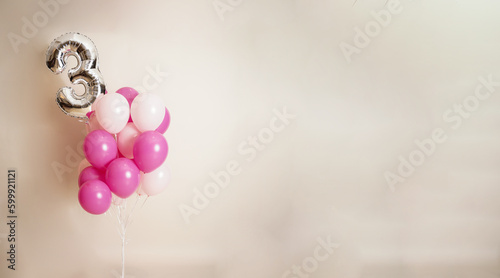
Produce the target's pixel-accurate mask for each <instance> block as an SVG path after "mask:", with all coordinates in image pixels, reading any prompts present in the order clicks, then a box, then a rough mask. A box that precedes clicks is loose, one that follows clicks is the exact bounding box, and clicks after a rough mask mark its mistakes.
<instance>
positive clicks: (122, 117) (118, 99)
mask: <svg viewBox="0 0 500 278" xmlns="http://www.w3.org/2000/svg"><path fill="white" fill-rule="evenodd" d="M95 112H96V116H97V120H98V121H99V124H101V126H102V127H103V128H104V130H106V131H107V132H109V133H111V134H117V133H119V132H120V131H121V130H122V129H123V128H124V127H125V125H126V124H127V123H128V118H129V115H130V114H129V113H130V108H129V104H128V101H127V99H126V98H125V97H124V96H122V95H120V94H117V93H109V94H106V95H104V96H103V97H102V98H101V100H100V101H99V103H98V104H97V108H96V111H95Z"/></svg>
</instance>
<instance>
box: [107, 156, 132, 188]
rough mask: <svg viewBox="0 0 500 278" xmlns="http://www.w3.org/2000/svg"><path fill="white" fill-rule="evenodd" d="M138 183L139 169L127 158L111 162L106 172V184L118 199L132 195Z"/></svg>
mask: <svg viewBox="0 0 500 278" xmlns="http://www.w3.org/2000/svg"><path fill="white" fill-rule="evenodd" d="M139 182H140V173H139V169H138V168H137V166H136V165H135V163H134V162H133V161H132V160H130V159H128V158H117V159H115V160H113V161H112V162H111V163H110V164H109V166H108V169H107V170H106V183H107V184H108V186H109V189H110V190H111V192H113V193H114V194H115V195H116V196H118V197H120V198H127V197H129V196H130V195H132V194H133V193H134V192H135V191H136V189H137V187H138V186H139Z"/></svg>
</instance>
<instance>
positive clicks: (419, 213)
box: [0, 0, 500, 278]
mask: <svg viewBox="0 0 500 278" xmlns="http://www.w3.org/2000/svg"><path fill="white" fill-rule="evenodd" d="M49 2H50V1H49ZM220 2H222V3H226V5H230V4H231V3H232V5H233V6H232V7H231V9H230V10H228V11H226V12H224V13H223V14H221V16H219V15H218V13H217V10H216V9H215V8H214V5H213V4H214V2H213V0H196V1H194V0H184V1H121V2H118V1H109V2H105V1H69V2H68V3H66V4H57V5H56V6H50V7H49V8H50V9H51V10H49V11H54V12H53V13H52V15H49V16H47V15H46V14H47V12H46V11H44V9H43V8H42V7H41V6H40V4H39V3H38V2H37V1H33V2H28V1H22V2H21V1H2V2H1V3H0V22H1V24H0V31H1V32H0V34H1V36H2V39H1V40H0V51H1V54H0V84H1V87H0V88H1V89H0V98H1V102H0V113H1V114H0V115H1V126H2V129H3V130H2V132H1V137H0V138H1V141H0V143H1V144H0V150H1V159H0V172H1V175H0V177H1V180H2V183H1V184H3V186H2V187H0V258H1V259H0V276H1V277H9V278H10V277H74V278H79V277H115V276H114V274H113V273H115V272H118V270H119V264H120V241H119V238H118V235H117V233H116V230H115V227H116V223H115V222H114V219H113V218H112V217H111V216H110V215H105V216H91V215H89V214H87V213H85V212H84V211H83V210H82V209H81V208H80V207H79V204H78V200H77V189H78V188H77V184H76V179H77V173H76V169H75V168H76V167H75V166H74V162H73V161H71V158H72V157H73V156H75V154H74V152H76V151H75V150H76V149H77V146H78V144H79V142H81V140H82V139H83V136H84V135H83V130H84V127H83V125H82V124H81V123H78V122H77V121H76V120H74V119H72V118H70V117H67V116H65V115H64V114H63V113H62V112H61V111H60V110H59V109H58V107H57V106H56V104H55V102H54V98H55V92H56V91H57V89H58V88H59V87H60V86H62V85H63V84H66V82H67V80H66V77H65V76H63V75H61V76H56V75H53V74H52V73H51V72H50V71H49V70H48V69H47V68H46V66H45V63H44V60H45V51H46V49H47V46H48V44H49V43H50V42H51V41H52V40H53V39H54V38H56V37H57V36H59V35H61V34H63V33H65V32H68V31H79V32H82V33H84V34H86V35H87V36H89V37H90V38H92V40H93V41H94V42H95V44H96V45H97V48H98V50H99V55H100V65H101V72H102V74H103V76H104V78H105V80H106V83H107V88H108V90H109V91H115V90H117V89H118V88H120V87H124V86H138V85H143V80H144V78H146V79H147V78H148V77H147V76H148V75H150V71H151V70H154V69H155V68H158V70H159V71H161V72H168V77H164V76H163V77H162V76H160V77H158V83H157V84H153V85H155V86H156V88H155V89H154V90H153V91H154V92H156V93H157V94H160V95H161V97H162V98H163V100H164V101H165V103H166V104H167V107H168V108H169V110H170V112H171V115H172V124H171V127H170V129H169V131H167V133H166V138H167V140H168V142H169V145H170V148H171V149H170V153H169V156H168V158H167V159H168V162H169V164H170V167H171V171H172V181H171V184H170V185H169V187H168V188H167V190H166V191H165V192H163V193H162V194H161V195H158V196H153V197H151V198H149V199H148V200H147V202H146V203H145V205H144V206H143V207H141V208H139V209H137V210H136V211H135V213H134V222H133V223H132V224H131V225H130V226H129V230H128V239H129V244H128V245H127V270H128V274H129V276H127V277H129V278H132V277H137V278H139V277H141V278H143V277H199V278H202V277H220V278H226V277H227V278H230V277H231V278H232V277H238V278H245V277H263V278H271V277H298V276H296V275H293V274H290V275H287V274H286V271H290V272H292V271H293V267H292V265H302V263H303V262H304V263H305V264H306V266H305V267H306V268H307V269H308V270H309V271H310V272H312V273H311V274H309V275H310V277H318V278H319V277H325V278H326V277H329V278H333V277H335V278H337V277H338V278H351V277H352V278H354V277H363V278H379V277H380V278H389V277H398V278H401V277H404V278H413V277H415V278H417V277H418V278H420V277H421V278H430V277H440V278H447V277H450V278H455V277H460V278H463V277H474V278H478V277H498V270H499V266H498V262H499V259H498V251H499V240H500V221H499V219H500V202H499V201H498V200H499V198H500V186H499V184H500V175H499V167H500V129H499V124H500V96H499V95H498V93H497V92H493V93H490V92H489V90H488V87H485V86H483V88H480V89H479V90H478V92H479V93H478V95H475V94H474V93H475V90H476V87H477V86H480V85H481V84H482V83H481V81H479V78H480V77H484V78H485V79H488V77H489V75H490V74H491V75H492V76H491V78H492V79H493V80H500V31H499V30H500V29H499V28H498V27H499V26H500V17H499V9H500V3H498V2H497V1H487V0H478V1H454V0H439V1H430V0H414V1H409V0H401V2H399V5H398V3H396V2H394V1H393V0H390V1H389V3H388V6H387V7H386V8H384V2H385V0H377V1H361V0H359V1H357V3H356V4H355V5H354V6H353V2H354V1H351V0H342V1H340V0H339V1H332V0H330V1H319V0H295V1H290V0H286V1H285V0H283V1H281V0H275V1H274V0H273V1H265V0H257V1H241V3H240V1H236V0H233V1H229V0H220ZM367 2H370V3H367ZM42 3H45V2H42ZM51 3H55V2H51ZM389 8H390V9H392V10H391V11H392V12H394V13H393V14H392V16H391V20H390V22H388V23H387V24H386V25H387V26H386V27H382V28H381V30H380V31H379V32H378V33H377V30H376V29H370V30H372V31H373V32H375V33H374V34H373V35H374V37H373V38H371V39H370V42H369V43H368V42H365V43H366V45H363V47H364V48H358V50H357V52H356V53H354V54H352V55H351V56H349V58H350V59H351V61H350V63H349V61H348V59H346V56H345V55H344V54H343V52H342V50H341V47H340V45H343V46H344V47H345V44H342V42H344V43H347V44H350V45H353V44H354V37H355V34H356V32H355V29H354V28H356V27H359V28H361V29H364V28H365V26H366V25H367V24H368V26H369V27H370V26H371V25H370V24H372V25H373V26H372V27H373V28H376V26H378V25H376V24H375V23H374V22H375V21H374V16H373V13H371V12H375V13H378V12H379V11H380V10H382V9H389ZM44 14H45V16H46V18H44ZM33 16H35V20H38V25H39V26H38V27H37V28H36V29H37V30H36V31H35V32H33V34H30V33H26V32H25V34H24V35H23V33H22V29H23V25H25V24H27V23H25V21H23V18H26V20H27V21H30V22H33ZM44 19H47V20H46V21H45V22H44ZM374 24H375V25H374ZM25 31H26V30H25ZM32 31H33V30H32ZM9 34H11V35H10V36H13V35H12V34H17V35H18V36H21V37H24V39H23V42H22V43H21V44H19V45H17V46H13V44H12V43H11V42H10V40H9ZM26 35H28V36H26ZM358 46H359V44H358ZM16 48H17V53H16ZM351 50H352V49H351ZM148 80H149V79H148ZM151 80H155V79H154V78H153V79H151ZM151 80H149V81H150V82H153V81H151ZM483 83H484V82H483ZM490 89H492V90H493V89H496V90H497V91H498V90H499V89H500V87H496V88H495V87H492V88H490ZM463 102H465V103H464V104H465V107H466V108H464V109H469V110H470V111H467V110H465V111H464V112H462V114H460V112H458V110H457V111H455V110H454V109H459V108H457V107H458V106H457V107H455V106H454V105H458V104H462V103H463ZM285 107H286V110H287V111H288V113H290V114H293V115H295V118H293V119H290V121H289V123H288V125H283V129H281V130H279V131H276V132H273V134H272V136H273V137H272V138H269V137H265V136H266V135H267V136H270V134H268V131H269V130H270V129H266V128H269V127H270V124H274V125H276V122H274V120H273V118H274V117H275V115H276V112H275V111H274V110H277V111H282V110H283V109H284V108H285ZM273 111H274V112H273ZM271 122H272V123H271ZM278 123H279V121H278ZM274 127H276V126H274ZM275 129H276V128H275ZM266 132H267V133H266ZM433 133H434V135H433ZM258 134H261V136H264V138H265V139H268V141H267V142H268V143H266V144H263V149H262V150H259V151H255V149H254V148H250V147H249V146H250V145H245V144H249V143H248V142H247V143H245V141H246V140H247V138H248V137H250V136H255V135H258ZM433 137H434V139H433ZM428 138H431V139H429V140H434V143H429V142H430V141H429V140H427V139H428ZM415 140H419V142H427V145H425V146H426V147H427V148H429V149H430V150H429V151H428V154H424V156H423V157H421V156H420V155H421V154H422V153H423V152H421V151H419V147H418V145H417V144H416V143H415ZM422 144H423V143H422ZM432 144H435V145H436V147H435V148H434V149H433V148H431V145H432ZM253 151H255V153H256V155H255V158H253V156H252V155H251V154H250V153H251V152H253ZM76 156H80V155H79V154H76ZM400 156H401V157H402V158H403V159H405V160H411V161H413V162H415V163H417V164H419V163H421V165H420V166H417V167H416V168H415V170H413V171H411V168H406V169H401V171H403V172H400V171H399V170H398V166H399V164H400V160H399V157H400ZM410 156H411V157H410ZM68 158H69V159H70V160H67V159H68ZM251 158H252V159H251ZM419 159H420V160H419ZM249 160H250V161H249ZM233 161H235V162H233ZM411 161H410V162H409V163H412V162H411ZM55 163H60V164H62V165H66V166H67V167H69V169H70V170H71V172H66V173H63V174H60V175H59V177H58V175H57V173H56V172H55V171H54V168H53V165H54V164H55ZM228 163H238V165H239V167H238V169H239V171H238V172H239V173H238V174H236V175H234V176H231V181H230V182H229V185H227V186H226V187H225V188H223V189H221V190H220V192H219V194H218V195H217V196H216V197H215V198H213V199H210V203H209V205H208V206H207V207H206V208H204V209H201V210H200V211H199V214H198V215H193V216H191V217H189V220H190V223H189V224H187V223H186V221H185V219H184V218H183V216H182V214H181V213H180V211H179V207H180V206H181V205H182V204H185V205H189V206H193V203H192V202H193V198H194V197H195V193H193V190H194V189H198V190H201V191H203V190H204V188H205V185H206V184H208V183H209V182H211V180H212V178H211V176H210V173H211V172H218V171H221V170H223V169H225V168H226V165H227V164H228ZM406 166H408V165H406ZM10 167H14V168H16V169H17V171H18V174H19V180H18V188H17V192H16V194H17V195H16V198H17V202H18V208H17V215H18V220H17V221H18V225H17V235H16V236H17V242H18V243H17V264H16V267H17V270H16V271H15V272H14V271H10V270H8V269H7V264H6V263H7V261H6V260H5V258H6V253H5V252H7V243H8V242H7V239H8V230H7V225H6V224H4V222H6V218H5V217H6V216H7V211H6V202H7V196H6V191H7V188H6V180H7V173H6V172H7V169H8V168H10ZM401 167H403V166H401ZM386 171H391V172H392V173H393V174H394V175H401V174H402V175H407V176H408V177H407V178H404V181H402V180H400V181H401V182H399V183H397V184H395V185H393V186H392V187H391V186H389V184H388V182H387V181H386V178H385V177H384V175H385V174H387V172H386ZM405 171H406V172H405ZM328 240H330V241H331V242H332V243H335V246H336V248H334V251H333V252H332V253H331V254H330V253H328V251H329V250H327V249H321V248H323V247H322V246H323V245H321V244H320V243H319V242H322V241H323V242H324V241H328ZM316 251H317V252H316ZM318 252H319V253H318ZM315 253H317V255H318V254H320V255H319V256H320V257H321V260H319V261H318V257H317V258H314V254H315ZM315 262H317V266H316V265H315ZM301 268H302V266H301ZM302 269H303V270H302V271H304V273H306V272H307V270H304V268H302Z"/></svg>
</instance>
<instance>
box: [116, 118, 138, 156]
mask: <svg viewBox="0 0 500 278" xmlns="http://www.w3.org/2000/svg"><path fill="white" fill-rule="evenodd" d="M139 134H141V132H140V131H139V130H138V129H137V127H136V126H135V124H134V123H127V125H126V126H125V127H124V128H123V129H122V131H120V133H118V140H117V141H118V150H120V153H121V154H122V155H123V156H124V157H126V158H130V159H132V158H134V142H135V138H137V136H139Z"/></svg>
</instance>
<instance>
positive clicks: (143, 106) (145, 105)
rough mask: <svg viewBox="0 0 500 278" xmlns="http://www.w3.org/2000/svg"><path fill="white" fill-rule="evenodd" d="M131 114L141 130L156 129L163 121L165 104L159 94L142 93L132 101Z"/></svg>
mask: <svg viewBox="0 0 500 278" xmlns="http://www.w3.org/2000/svg"><path fill="white" fill-rule="evenodd" d="M130 114H131V115H132V121H133V122H134V124H135V126H136V127H137V129H138V130H139V131H141V132H144V131H148V130H155V129H157V128H158V127H159V126H160V124H161V123H162V122H163V118H164V117H165V105H164V104H163V101H162V99H161V98H160V97H159V96H157V95H155V94H150V93H142V94H139V95H138V96H137V97H135V99H134V101H132V105H131V108H130Z"/></svg>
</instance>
